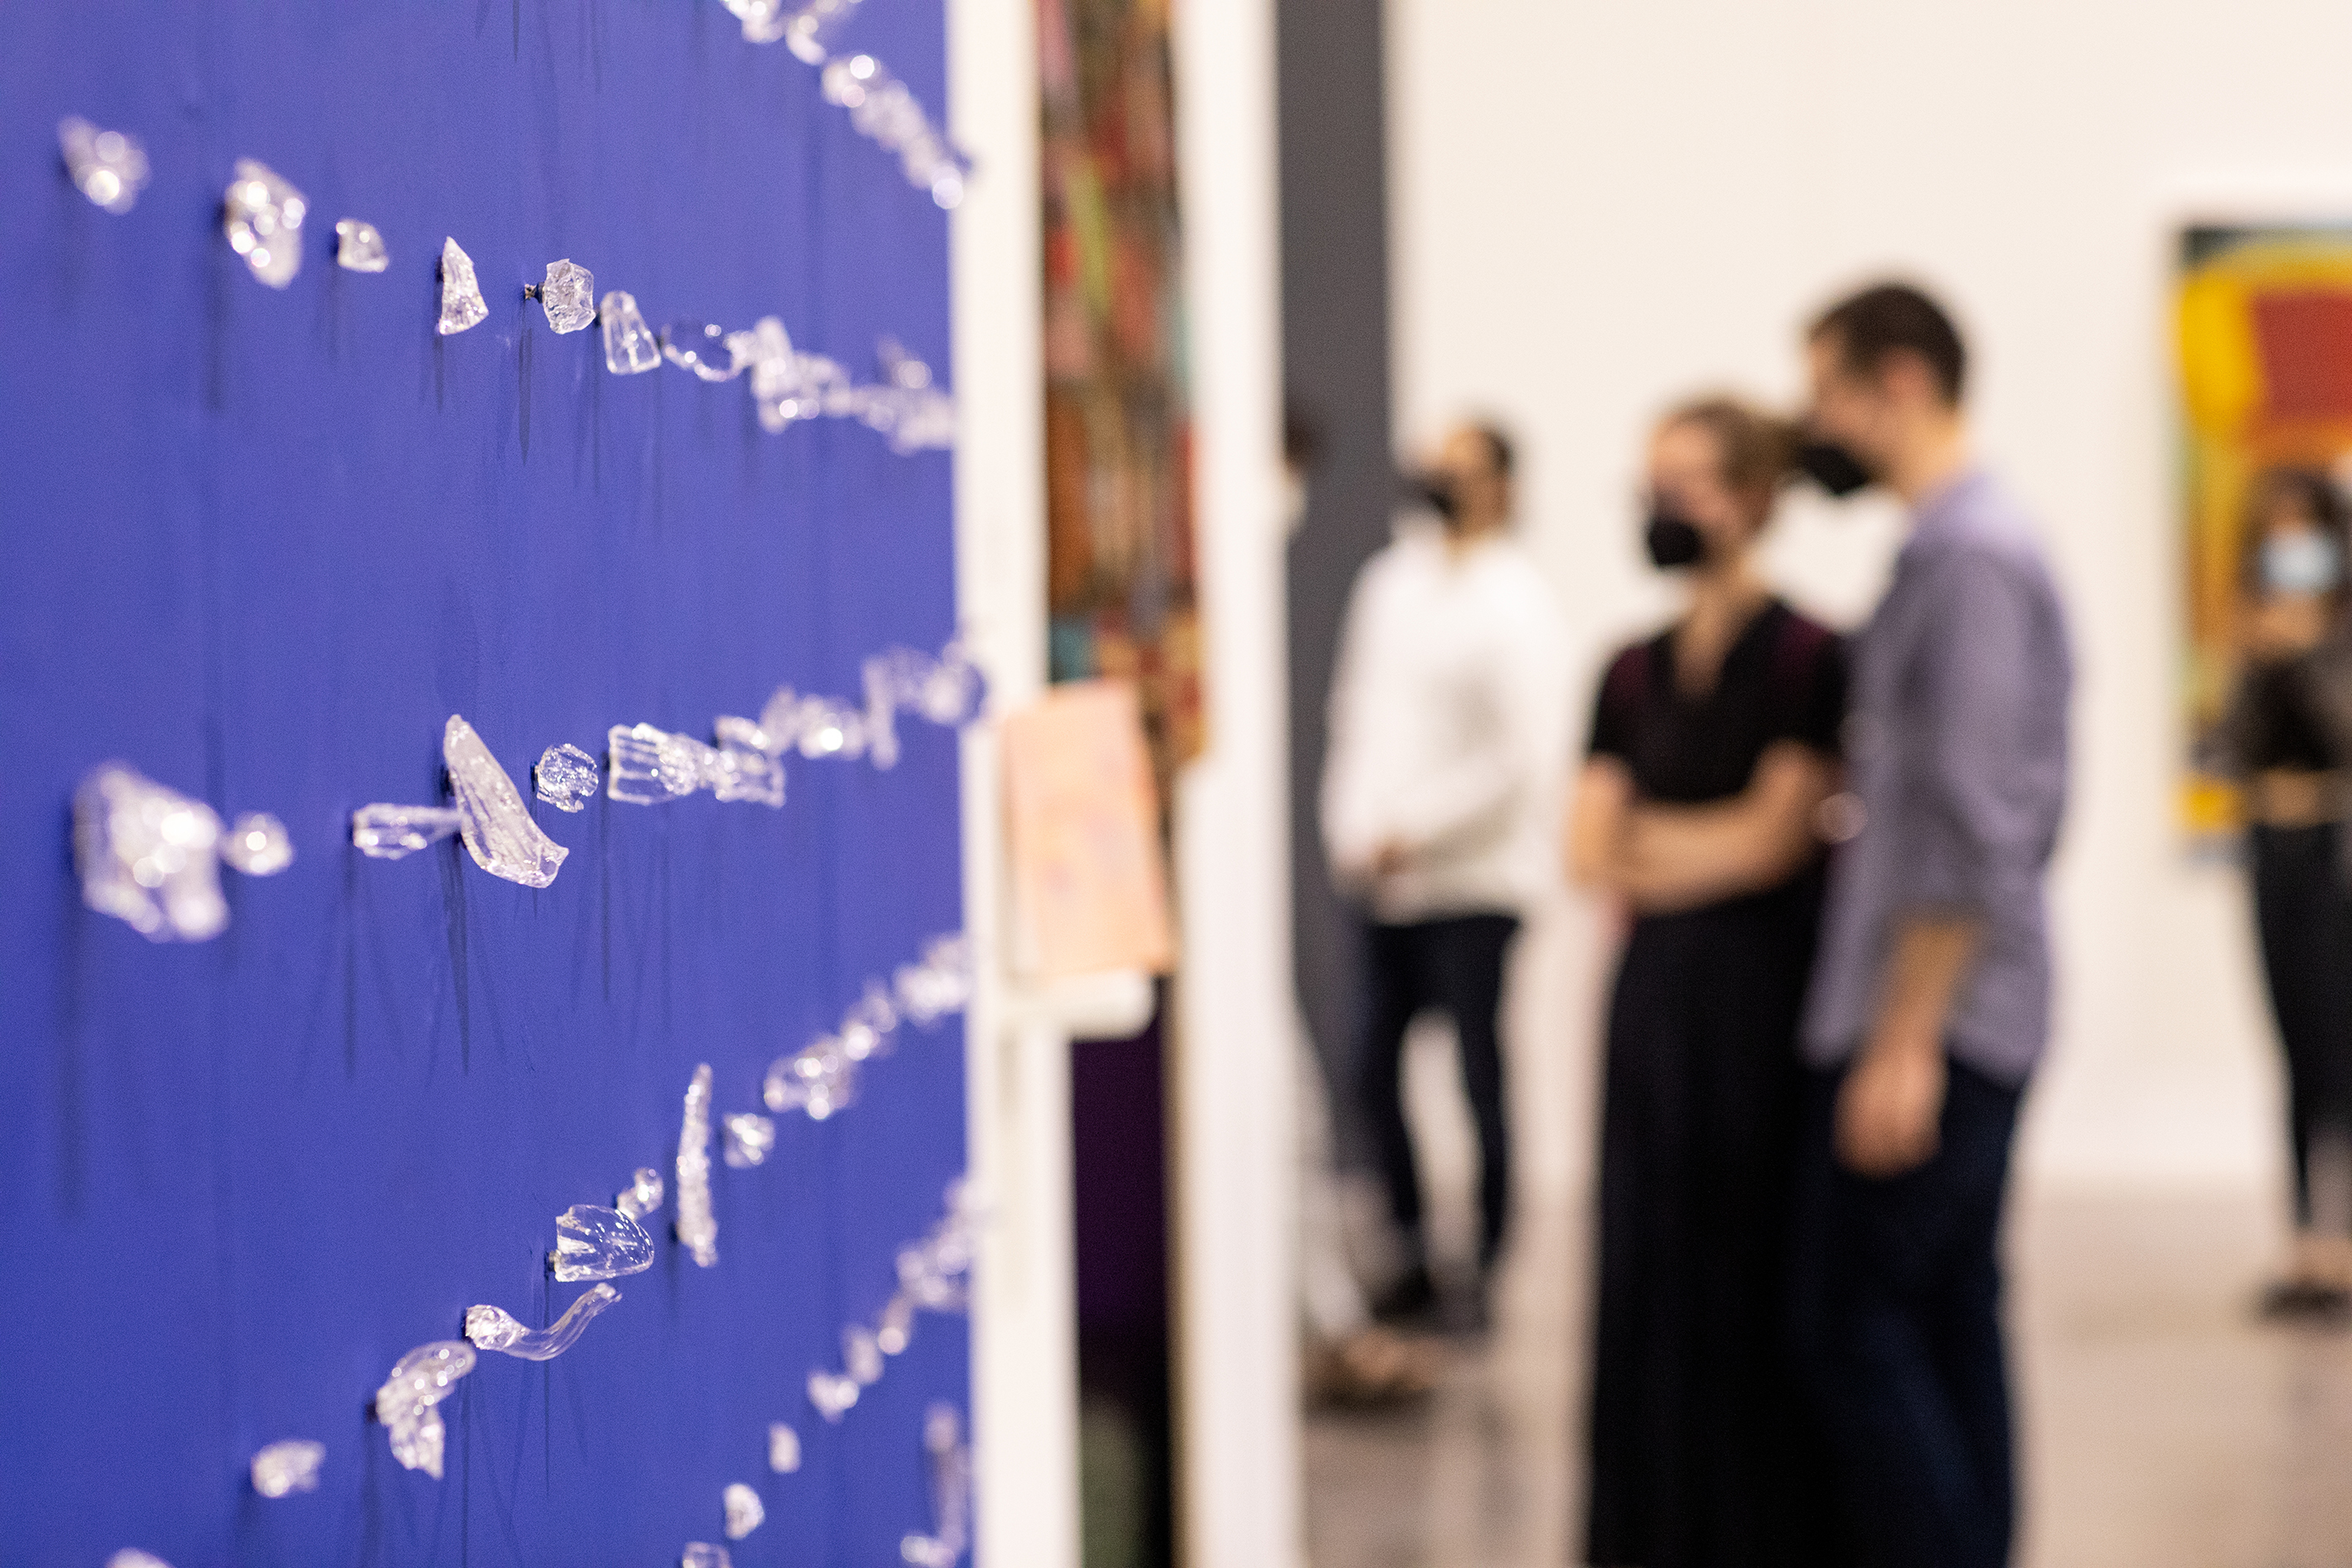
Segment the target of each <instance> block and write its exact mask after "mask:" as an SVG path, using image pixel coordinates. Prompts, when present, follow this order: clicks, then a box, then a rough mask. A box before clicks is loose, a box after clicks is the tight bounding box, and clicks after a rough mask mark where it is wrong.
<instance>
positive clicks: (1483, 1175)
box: [1361, 915, 1519, 1264]
mask: <svg viewBox="0 0 2352 1568" xmlns="http://www.w3.org/2000/svg"><path fill="white" fill-rule="evenodd" d="M1518 928H1519V923H1518V922H1517V920H1516V919H1514V918H1512V917H1511V916H1510V915H1455V916H1454V917H1452V918H1450V919H1445V920H1423V921H1420V922H1417V923H1415V924H1413V925H1372V926H1370V929H1369V932H1368V940H1367V946H1368V948H1369V954H1368V956H1369V959H1370V962H1369V963H1368V964H1367V965H1366V977H1367V979H1368V981H1369V982H1370V988H1371V1008H1370V1017H1369V1019H1368V1020H1367V1022H1368V1025H1369V1030H1368V1033H1367V1035H1366V1038H1365V1041H1364V1053H1363V1059H1362V1061H1363V1066H1362V1071H1363V1077H1362V1080H1361V1088H1362V1091H1363V1105H1364V1113H1365V1117H1366V1124H1367V1125H1368V1126H1370V1129H1371V1134H1372V1139H1373V1143H1374V1145H1375V1146H1376V1147H1377V1149H1378V1150H1379V1153H1380V1157H1381V1175H1382V1176H1384V1177H1386V1179H1387V1181H1388V1188H1389V1210H1390V1212H1391V1215H1392V1216H1393V1217H1394V1218H1395V1219H1396V1223H1397V1228H1399V1229H1400V1230H1402V1231H1403V1232H1404V1235H1405V1238H1406V1239H1407V1241H1408V1243H1409V1244H1411V1245H1412V1246H1413V1247H1415V1248H1416V1249H1417V1248H1418V1247H1419V1245H1420V1242H1421V1172H1420V1168H1419V1167H1418V1166H1417V1165H1416V1164H1415V1163H1414V1160H1413V1155H1412V1132H1411V1131H1410V1130H1409V1129H1408V1128H1407V1127H1406V1126H1405V1120H1404V1095H1403V1082H1402V1077H1403V1074H1402V1068H1403V1062H1404V1037H1405V1030H1407V1029H1408V1028H1409V1027H1410V1026H1411V1025H1412V1020H1413V1017H1414V1015H1416V1014H1418V1013H1420V1012H1422V1011H1423V1010H1424V1009H1431V1008H1434V1009H1439V1010H1440V1011H1443V1012H1444V1013H1446V1014H1447V1015H1449V1016H1450V1017H1451V1018H1452V1019H1454V1034H1455V1035H1456V1036H1457V1037H1458V1038H1459V1040H1460V1041H1461V1062H1462V1088H1463V1090H1464V1092H1465V1093H1467V1094H1468V1095H1469V1097H1470V1114H1471V1116H1472V1118H1473V1120H1475V1122H1476V1124H1477V1126H1478V1157H1479V1166H1478V1207H1479V1218H1480V1222H1481V1233H1480V1237H1479V1253H1478V1256H1479V1261H1480V1262H1481V1263H1482V1264H1485V1263H1491V1262H1493V1261H1494V1260H1495V1255H1496V1252H1497V1251H1498V1250H1499V1249H1501V1247H1502V1244H1503V1224H1504V1221H1505V1219H1506V1218H1507V1217H1508V1209H1509V1206H1510V1192H1511V1141H1510V1134H1509V1132H1508V1130H1507V1128H1506V1126H1505V1124H1504V1121H1503V1051H1502V1040H1501V1038H1500V1035H1499V1032H1498V1030H1497V1028H1496V1013H1497V1012H1498V1011H1499V1010H1500V1009H1501V1006H1502V1000H1503V954H1504V951H1505V949H1507V947H1508V946H1510V942H1511V936H1512V934H1513V933H1515V932H1517V930H1518Z"/></svg>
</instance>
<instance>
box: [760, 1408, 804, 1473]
mask: <svg viewBox="0 0 2352 1568" xmlns="http://www.w3.org/2000/svg"><path fill="white" fill-rule="evenodd" d="M768 1468H769V1469H772V1470H773V1471H775V1472H776V1474H778V1475H780V1476H788V1475H791V1474H792V1473H793V1471H794V1470H797V1469H800V1468H801V1435H800V1434H799V1433H798V1432H795V1431H793V1429H792V1427H788V1426H786V1425H785V1424H784V1423H783V1422H782V1421H771V1422H769V1423H768Z"/></svg>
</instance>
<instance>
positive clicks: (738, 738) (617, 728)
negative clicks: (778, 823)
mask: <svg viewBox="0 0 2352 1568" xmlns="http://www.w3.org/2000/svg"><path fill="white" fill-rule="evenodd" d="M744 729H745V724H744V721H743V720H741V719H727V718H722V719H720V720H719V735H720V738H721V740H722V743H723V744H721V745H719V746H709V745H706V744H704V743H703V742H701V741H699V740H697V739H695V738H694V737H691V736H686V735H677V734H674V733H672V732H671V731H669V730H666V729H657V728H656V727H654V726H652V725H649V724H637V725H630V726H627V727H623V726H621V725H617V724H616V725H614V727H612V729H611V730H609V731H608V732H607V733H606V735H605V737H604V741H605V753H606V756H607V757H608V758H609V759H610V761H611V771H610V774H609V776H608V779H609V781H608V782H607V784H606V786H605V793H607V794H608V795H610V796H611V797H612V798H613V799H614V800H625V801H627V802H628V803H629V804H631V805H635V806H657V805H660V804H662V803H664V802H666V801H669V800H682V799H684V798H685V797H686V796H688V795H691V794H693V793H694V792H695V791H696V790H698V789H708V790H709V791H710V792H711V793H712V794H713V795H715V796H717V797H718V798H719V800H748V801H751V802H753V803H755V804H758V805H761V806H769V807H779V808H780V807H782V805H783V803H784V770H783V767H782V764H780V763H779V762H777V761H776V759H775V758H772V757H770V756H768V755H767V754H766V753H764V752H762V751H761V750H759V749H757V748H756V747H752V746H750V745H747V744H746V743H745V741H744V739H743V732H744Z"/></svg>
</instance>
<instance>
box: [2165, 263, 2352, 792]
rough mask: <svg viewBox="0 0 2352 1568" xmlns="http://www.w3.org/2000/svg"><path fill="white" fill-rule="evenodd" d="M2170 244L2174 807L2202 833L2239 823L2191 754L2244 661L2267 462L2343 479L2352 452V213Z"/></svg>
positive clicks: (2219, 783)
mask: <svg viewBox="0 0 2352 1568" xmlns="http://www.w3.org/2000/svg"><path fill="white" fill-rule="evenodd" d="M2176 254H2177V256H2178V271H2177V274H2176V277H2175V293H2174V308H2175V312H2174V322H2175V331H2176V345H2177V349H2178V352H2179V388H2180V423H2181V437H2182V450H2181V466H2180V507H2181V546H2182V551H2183V556H2184V560H2185V567H2186V570H2185V572H2184V578H2185V583H2186V588H2187V592H2188V603H2187V605H2186V606H2185V612H2186V622H2187V628H2188V646H2187V649H2186V660H2185V665H2184V668H2183V670H2182V686H2183V696H2184V700H2185V703H2186V706H2187V710H2188V712H2187V716H2188V721H2189V736H2190V737H2191V739H2192V749H2191V759H2190V762H2189V770H2188V774H2187V777H2186V779H2185V782H2184V784H2183V787H2182V789H2181V799H2180V804H2181V814H2182V819H2183V821H2184V824H2185V826H2186V827H2187V828H2188V829H2189V831H2191V832H2192V833H2194V834H2198V835H2200V836H2206V835H2215V834H2220V833H2222V832H2226V831H2229V830H2230V829H2231V828H2232V827H2234V826H2235V825H2236V824H2237V821H2238V800H2237V796H2236V792H2235V791H2234V790H2233V789H2231V788H2230V786H2229V785H2228V784H2227V782H2225V781H2224V780H2222V779H2220V778H2218V777H2216V776H2214V775H2213V774H2212V773H2210V771H2208V770H2206V769H2205V768H2202V767H2201V766H2200V764H2199V762H2198V761H2197V760H2196V758H2197V757H2198V756H2200V754H2201V753H2202V752H2203V750H2204V747H2203V744H2202V743H2203V740H2204V737H2206V736H2207V735H2209V734H2210V731H2211V729H2212V727H2213V725H2214V724H2215V723H2216V722H2217V721H2218V720H2219V719H2220V717H2221V714H2222V711H2223V708H2224V706H2225V705H2226V704H2227V703H2228V701H2229V696H2230V689H2231V679H2232V676H2233V674H2234V672H2235V670H2236V666H2237V662H2238V661H2237V652H2236V650H2237V645H2238V640H2239V639H2238V626H2239V622H2240V617H2241V604H2240V599H2241V586H2242V578H2243V574H2242V570H2241V569H2240V561H2241V560H2242V558H2243V554H2244V548H2245V538H2244V530H2245V528H2246V521H2247V509H2248V502H2249V498H2250V495H2251V493H2252V488H2253V486H2254V485H2255V484H2256V482H2257V481H2258V480H2259V479H2260V478H2261V476H2263V473H2264V472H2266V471H2267V470H2269V469H2272V468H2274V467H2281V466H2293V467H2299V468H2315V469H2320V470H2323V471H2327V472H2333V473H2336V474H2337V475H2338V476H2342V475H2343V473H2344V472H2345V469H2346V462H2347V455H2352V217H2347V219H2345V220H2344V221H2341V222H2335V223H2311V224H2301V225H2294V224H2264V225H2244V226H2218V225H2215V226H2209V225H2194V226H2189V227H2186V228H2184V229H2183V230H2181V232H2180V235H2179V249H2178V251H2177V253H2176Z"/></svg>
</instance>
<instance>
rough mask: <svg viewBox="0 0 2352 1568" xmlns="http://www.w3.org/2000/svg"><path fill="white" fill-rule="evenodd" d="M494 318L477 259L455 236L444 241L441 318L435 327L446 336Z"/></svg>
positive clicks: (442, 244) (442, 252)
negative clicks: (477, 273) (478, 278)
mask: <svg viewBox="0 0 2352 1568" xmlns="http://www.w3.org/2000/svg"><path fill="white" fill-rule="evenodd" d="M488 319H490V305H489V301H488V300H487V299H484V298H482V286H481V284H480V283H478V282H477V281H476V280H475V277H474V258H473V257H472V256H467V254H466V252H465V250H464V248H463V247H462V246H459V245H458V244H457V241H456V240H454V239H448V238H444V239H443V240H442V242H441V319H440V321H439V322H438V323H436V326H435V330H436V331H437V332H439V333H440V334H441V335H442V336H443V337H445V338H446V337H447V336H449V334H451V333H452V332H464V331H467V330H470V329H473V328H476V327H478V326H480V325H481V324H482V323H483V322H485V321H487V320H488Z"/></svg>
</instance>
